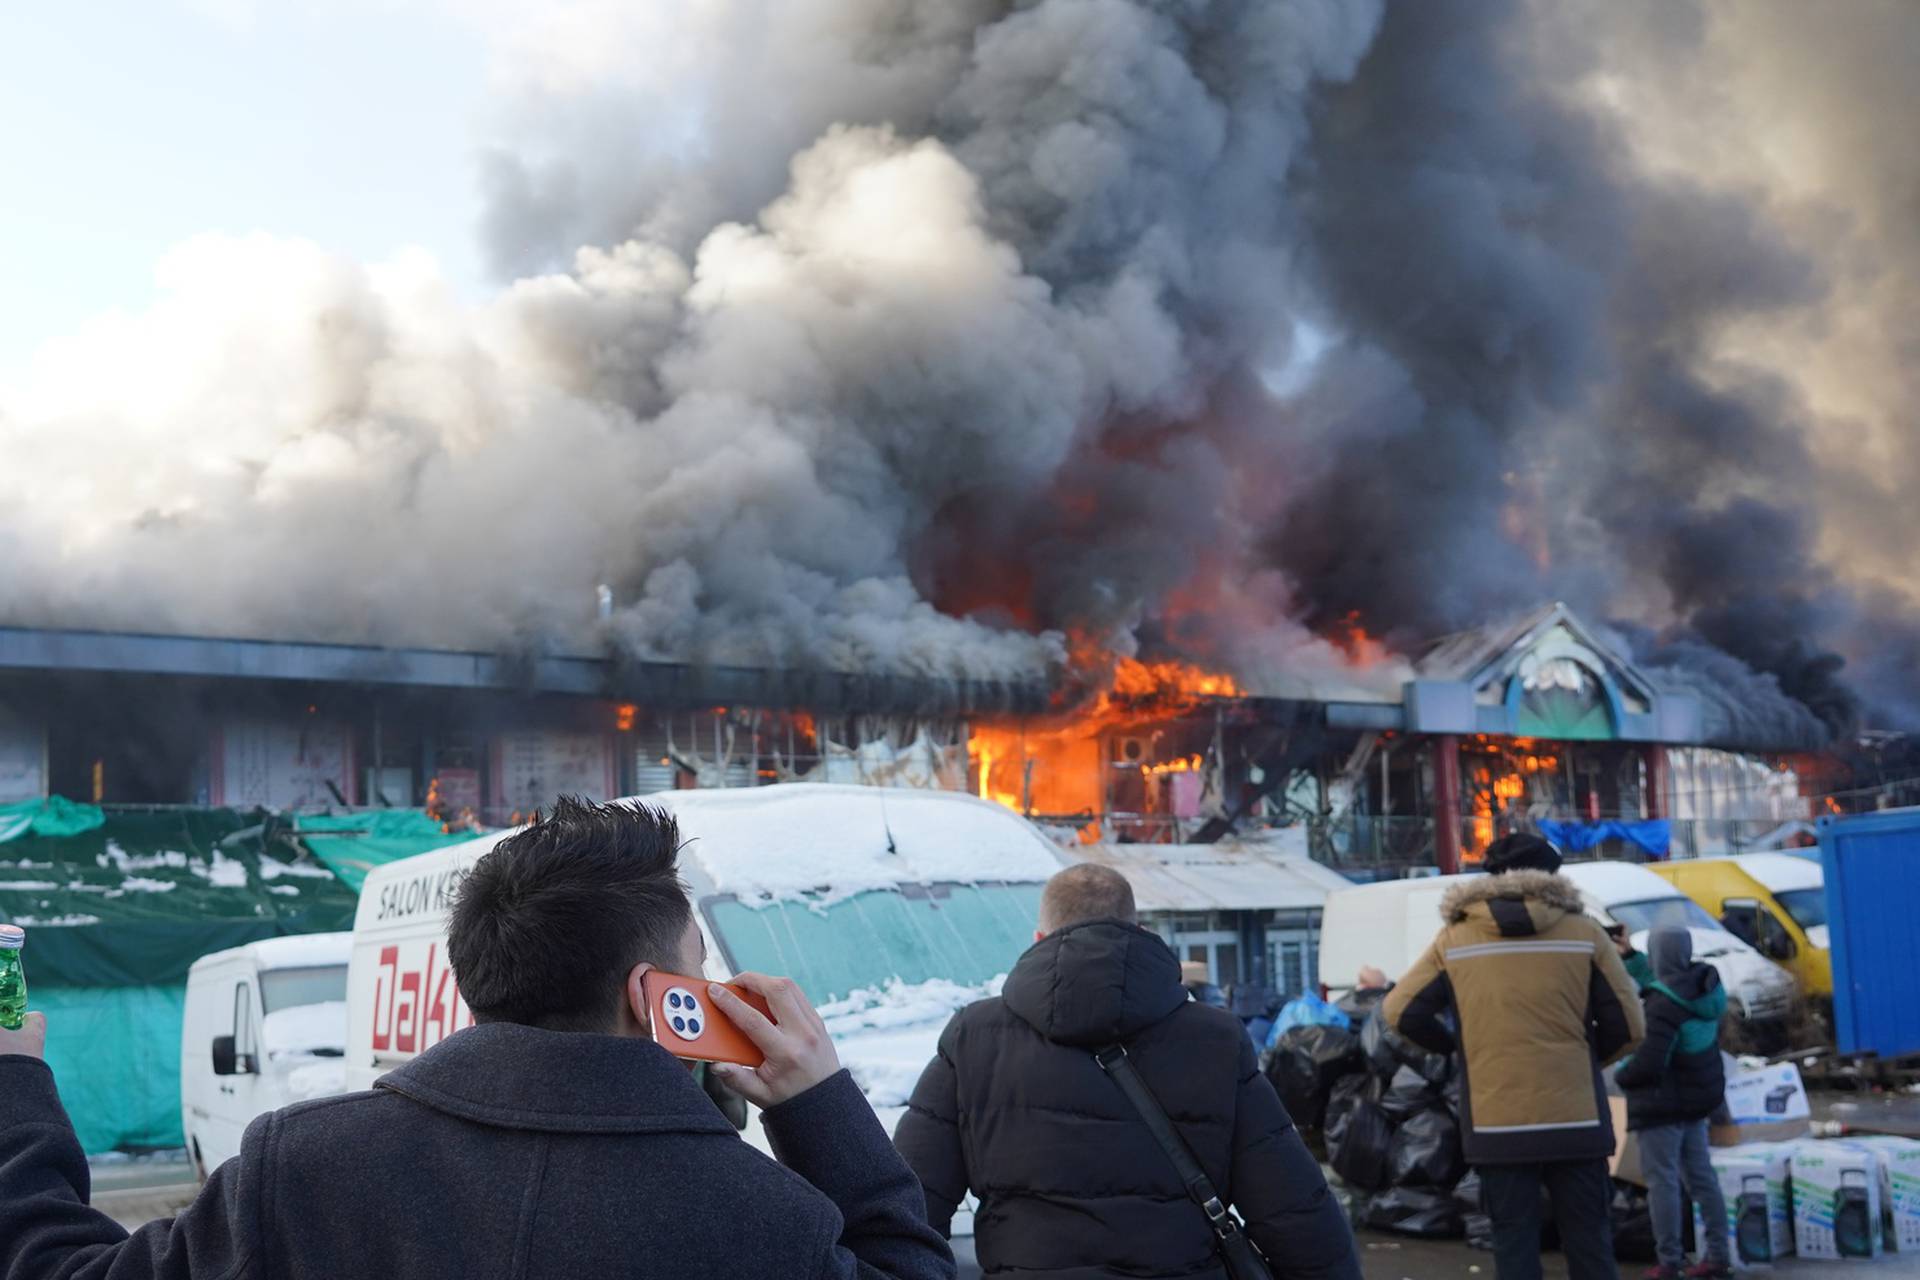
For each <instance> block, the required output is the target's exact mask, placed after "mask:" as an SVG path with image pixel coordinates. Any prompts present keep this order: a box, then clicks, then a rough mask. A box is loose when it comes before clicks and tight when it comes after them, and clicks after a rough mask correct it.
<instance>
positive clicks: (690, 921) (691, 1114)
mask: <svg viewBox="0 0 1920 1280" xmlns="http://www.w3.org/2000/svg"><path fill="white" fill-rule="evenodd" d="M679 846H680V837H679V831H678V829H677V827H676V826H675V823H674V820H673V818H672V817H671V816H670V815H668V814H667V813H665V812H663V811H660V810H655V809H649V808H647V807H645V806H633V807H628V806H624V805H596V804H589V803H586V802H584V801H574V800H564V799H563V800H562V801H561V802H560V803H559V804H558V805H557V806H555V808H554V811H553V814H552V815H551V816H550V817H548V818H546V819H544V820H539V821H536V822H535V823H534V824H533V825H532V826H530V827H528V828H526V829H524V830H522V831H519V832H517V833H515V834H513V835H511V836H509V837H507V838H506V839H504V840H502V841H501V842H500V844H499V845H498V846H497V847H496V848H495V849H494V850H493V851H492V852H491V853H489V854H487V855H486V856H485V857H484V858H482V859H480V861H479V862H478V863H477V864H475V866H474V867H473V869H472V871H471V872H469V874H468V875H467V878H466V880H465V881H464V882H463V883H462V885H461V888H460V891H459V895H458V900H457V902H456V904H455V906H454V909H453V915H452V919H451V922H450V924H449V927H448V934H447V950H448V955H449V958H450V960H451V962H452V965H453V969H454V972H455V974H456V975H457V977H458V980H459V983H460V990H461V994H462V995H463V996H465V998H466V1000H467V1004H468V1006H469V1007H470V1008H471V1009H472V1010H473V1014H474V1021H475V1023H476V1024H477V1025H475V1026H474V1027H472V1028H469V1029H467V1030H465V1031H461V1032H459V1033H457V1034H455V1035H453V1036H450V1037H448V1038H447V1039H446V1040H444V1041H442V1042H441V1043H440V1044H438V1045H435V1046H434V1047H433V1048H431V1049H429V1050H428V1051H427V1052H426V1053H424V1054H422V1055H421V1056H420V1057H418V1058H416V1059H414V1060H413V1061H412V1062H409V1063H407V1064H406V1065H405V1066H403V1067H401V1068H400V1069H399V1070H397V1071H395V1072H393V1073H392V1074H391V1075H388V1076H385V1077H383V1078H382V1079H381V1080H380V1081H379V1082H378V1083H377V1084H376V1085H375V1087H374V1088H373V1089H372V1090H371V1091H369V1092H366V1093H354V1094H347V1095H344V1096H342V1097H336V1098H326V1099H321V1100H317V1101H314V1102H307V1103H301V1104H299V1105H297V1106H293V1107H288V1108H286V1109H285V1110H283V1111H278V1112H274V1113H272V1114H269V1115H265V1116H262V1117H260V1118H259V1119H258V1120H256V1121H255V1122H254V1123H253V1124H252V1125H251V1126H249V1128H248V1130H247V1134H246V1138H245V1139H244V1141H243V1143H242V1145H241V1151H240V1154H239V1156H238V1157H236V1158H235V1159H233V1160H231V1161H229V1162H228V1163H226V1164H224V1165H222V1166H221V1167H220V1168H218V1169H216V1170H214V1172H213V1176H212V1177H211V1178H209V1179H208V1181H207V1185H206V1188H205V1189H204V1190H203V1191H202V1192H201V1194H200V1197H199V1198H198V1199H197V1200H195V1201H194V1203H193V1204H191V1205H190V1206H188V1207H187V1208H186V1209H185V1210H184V1211H183V1212H182V1213H181V1214H180V1216H179V1217H177V1218H174V1219H172V1220H170V1221H163V1222H153V1223H149V1224H147V1225H146V1226H144V1227H142V1228H140V1230H138V1231H137V1232H135V1233H134V1234H133V1235H132V1236H131V1237H129V1236H128V1235H127V1233H126V1232H125V1231H123V1230H122V1229H121V1228H120V1227H119V1226H117V1225H115V1224H114V1222H113V1221H112V1220H111V1219H109V1218H107V1217H106V1216H105V1215H103V1214H101V1213H99V1212H97V1211H96V1210H94V1209H91V1208H89V1207H88V1205H87V1192H88V1180H87V1164H86V1159H85V1157H84V1156H83V1155H82V1153H81V1150H80V1145H79V1143H78V1142H77V1141H76V1140H75V1138H74V1134H73V1129H72V1126H71V1125H70V1124H69V1123H68V1121H67V1117H66V1113H65V1112H64V1111H63V1110H62V1108H61V1106H60V1101H59V1098H58V1096H57V1095H56V1093H55V1091H54V1082H53V1076H52V1073H51V1072H50V1071H48V1069H47V1067H46V1065H45V1063H44V1062H42V1061H41V1060H40V1058H41V1048H42V1046H43V1044H44V1042H45V1037H46V1034H47V1026H46V1023H45V1020H44V1019H43V1018H41V1017H40V1016H39V1015H38V1014H34V1015H31V1016H30V1018H29V1022H28V1025H27V1026H26V1027H25V1028H23V1029H22V1030H20V1031H0V1275H4V1276H8V1277H10V1278H13V1280H37V1278H38V1277H42V1276H49V1277H50V1276H55V1275H58V1276H61V1277H65V1278H68V1280H96V1278H101V1277H107V1276H109V1275H110V1276H112V1277H114V1278H115V1280H131V1278H134V1277H167V1278H169V1280H174V1278H177V1280H189V1278H207V1280H212V1278H214V1277H218V1278H219V1280H242V1278H243V1277H253V1276H258V1277H276V1278H277V1277H290V1278H292V1280H298V1278H300V1277H306V1276H313V1277H326V1278H327V1280H336V1278H337V1277H340V1276H370V1277H371V1276H408V1277H426V1278H431V1277H442V1276H444V1277H448V1278H449V1280H452V1278H453V1277H466V1276H476V1275H486V1276H514V1277H539V1278H545V1277H552V1278H553V1280H582V1278H583V1277H595V1276H603V1275H605V1276H611V1275H619V1276H633V1277H657V1278H658V1280H669V1278H671V1280H695V1278H708V1277H710V1278H712V1280H720V1278H721V1277H728V1278H733V1277H739V1278H742V1280H744V1278H746V1277H755V1278H758V1277H765V1276H782V1277H787V1276H792V1277H807V1278H814V1277H818V1278H820V1280H828V1278H829V1277H831V1278H833V1280H839V1278H841V1277H855V1276H858V1277H863V1278H865V1280H889V1278H892V1280H936V1278H943V1277H951V1276H953V1275H954V1270H955V1268H954V1263H953V1257H952V1254H951V1253H950V1252H949V1251H948V1249H947V1246H946V1244H945V1242H944V1241H942V1240H941V1238H940V1237H939V1235H938V1234H936V1233H935V1232H934V1231H933V1230H932V1229H931V1228H930V1227H929V1226H928V1225H927V1222H926V1216H925V1209H924V1203H923V1200H922V1197H921V1193H920V1187H919V1183H918V1182H917V1181H916V1180H915V1178H914V1176H913V1174H912V1173H911V1172H910V1171H909V1170H908V1169H907V1167H906V1164H905V1163H904V1162H903V1161H902V1160H901V1159H900V1157H899V1156H898V1155H896V1154H895V1153H894V1151H893V1148H892V1146H891V1144H890V1143H889V1142H888V1140H887V1134H886V1131H885V1130H884V1129H882V1128H881V1126H880V1122H879V1120H878V1119H877V1118H876V1117H875V1116H874V1114H873V1111H872V1109H871V1108H870V1107H869V1106H868V1105H867V1102H866V1099H865V1098H864V1097H863V1096H862V1095H861V1093H860V1090H859V1088H858V1087H857V1086H855V1085H854V1083H853V1081H852V1079H851V1078H850V1077H849V1076H848V1075H847V1073H846V1072H845V1071H843V1070H841V1069H840V1064H839V1059H838V1056H837V1055H836V1053H835V1051H834V1047H833V1041H832V1040H831V1039H830V1038H829V1036H828V1035H827V1030H826V1027H825V1025H824V1024H823V1023H822V1022H821V1020H820V1015H819V1014H818V1013H816V1012H815V1011H814V1009H813V1007H812V1006H811V1005H810V1004H809V1003H808V1002H807V999H806V997H805V996H804V995H803V994H802V993H801V992H800V990H799V988H798V987H796V986H795V985H794V984H793V983H792V982H790V981H788V980H787V979H784V978H769V977H766V976H764V975H759V974H742V975H740V976H739V977H738V978H736V979H735V982H736V983H737V984H738V985H739V986H740V987H741V988H743V989H745V990H748V991H751V992H753V993H754V994H755V995H757V996H759V997H760V998H761V999H763V1000H764V1001H765V1003H766V1006H767V1012H766V1013H762V1012H761V1011H760V1010H758V1009H755V1008H754V1007H752V1006H751V1005H749V1004H748V1003H747V1002H746V1001H745V1000H742V999H740V998H739V997H738V996H737V995H735V994H734V993H733V992H731V991H729V990H727V989H726V988H725V987H721V986H719V985H718V984H705V985H704V990H703V994H705V995H706V997H707V998H708V999H709V1000H710V1001H711V1002H712V1004H713V1006H714V1007H715V1008H716V1009H718V1010H719V1011H720V1012H721V1013H722V1014H723V1015H724V1016H726V1017H728V1018H729V1019H731V1020H732V1021H733V1022H734V1024H735V1025H736V1026H737V1027H738V1028H739V1030H740V1031H741V1032H742V1033H743V1034H744V1035H745V1036H746V1037H747V1038H749V1039H750V1040H751V1041H752V1042H753V1044H754V1046H755V1047H756V1049H757V1050H758V1051H759V1052H760V1053H761V1054H764V1055H765V1060H764V1061H763V1062H762V1063H761V1064H760V1065H759V1066H757V1067H743V1066H737V1065H728V1064H716V1065H715V1066H714V1067H713V1068H712V1069H713V1070H714V1071H715V1073H716V1074H717V1075H718V1076H720V1077H721V1078H722V1079H724V1080H725V1081H726V1083H727V1084H728V1086H729V1087H730V1088H732V1089H734V1090H736V1091H737V1092H738V1093H740V1094H741V1095H743V1096H744V1097H746V1098H747V1099H748V1100H749V1101H751V1102H753V1103H754V1104H756V1105H758V1106H760V1107H762V1108H764V1109H765V1125H766V1132H767V1135H768V1137H769V1139H770V1140H771V1142H772V1145H773V1149H774V1151H775V1153H776V1155H777V1156H778V1157H779V1163H778V1164H776V1163H775V1162H774V1161H772V1160H769V1159H767V1158H766V1157H765V1156H764V1155H762V1154H760V1153H759V1152H758V1151H756V1150H754V1149H753V1148H752V1147H750V1146H748V1145H747V1144H746V1143H744V1142H741V1141H740V1140H739V1137H738V1135H737V1134H736V1133H735V1131H734V1129H733V1126H732V1125H731V1124H730V1123H728V1121H727V1120H726V1119H725V1118H724V1117H723V1116H722V1115H721V1114H720V1113H719V1111H718V1110H716V1109H715V1107H714V1104H713V1102H712V1101H711V1100H710V1099H709V1098H708V1097H707V1095H706V1094H705V1093H704V1092H703V1091H702V1089H701V1087H700V1085H699V1084H698V1083H697V1082H696V1081H695V1079H694V1077H693V1075H692V1073H691V1072H690V1071H689V1070H688V1069H687V1065H688V1064H686V1063H683V1062H681V1061H679V1060H677V1059H675V1058H674V1057H673V1056H671V1055H670V1054H669V1053H668V1052H667V1051H666V1049H664V1048H663V1047H662V1043H663V1042H665V1043H671V1042H672V1040H673V1037H672V1036H671V1035H665V1034H663V1035H659V1036H658V1038H657V1039H656V1028H655V1026H654V1025H653V1023H654V1019H653V1017H652V1015H651V1013H650V1011H649V1002H648V1000H647V998H646V994H645V987H646V979H647V975H648V974H649V973H650V972H652V971H654V970H656V969H663V970H668V971H671V972H675V973H680V974H698V973H700V972H701V970H702V968H703V966H704V964H705V960H706V956H705V951H704V946H703V944H702V941H701V936H700V930H699V927H698V925H697V924H696V923H695V920H694V916H693V908H692V904H691V903H690V902H689V901H688V899H687V893H686V888H685V886H684V885H683V884H682V883H681V881H680V878H679V873H678V870H677V868H676V865H675V863H676V857H677V855H678V851H679Z"/></svg>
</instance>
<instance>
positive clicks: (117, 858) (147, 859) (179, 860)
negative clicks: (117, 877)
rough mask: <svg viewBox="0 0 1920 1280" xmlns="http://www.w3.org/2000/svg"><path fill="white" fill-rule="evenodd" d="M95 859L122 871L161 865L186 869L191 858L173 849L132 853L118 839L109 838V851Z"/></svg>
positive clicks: (148, 869) (153, 867)
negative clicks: (121, 845)
mask: <svg viewBox="0 0 1920 1280" xmlns="http://www.w3.org/2000/svg"><path fill="white" fill-rule="evenodd" d="M94 861H95V862H97V863H99V864H100V865H101V866H103V867H115V868H117V869H119V870H121V871H151V870H155V869H157V868H161V867H166V868H169V869H170V870H174V871H185V870H186V869H187V864H188V862H189V859H188V857H187V855H186V854H184V853H178V852H176V851H174V850H172V849H166V850H162V851H161V852H159V853H142V854H130V853H128V852H127V851H126V850H125V849H123V848H121V847H120V843H119V842H118V841H116V840H108V841H107V851H106V852H105V853H103V854H101V855H99V856H98V857H97V858H95V859H94Z"/></svg>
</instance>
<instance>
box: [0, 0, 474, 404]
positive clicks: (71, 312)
mask: <svg viewBox="0 0 1920 1280" xmlns="http://www.w3.org/2000/svg"><path fill="white" fill-rule="evenodd" d="M487 65H488V63H487V57H486V50H485V48H484V45H483V42H482V39H481V37H480V35H479V34H478V33H477V32H476V30H475V29H474V28H473V27H472V26H470V25H468V24H463V23H459V22H451V21H447V20H446V19H445V17H444V15H441V14H438V13H436V12H434V11H433V10H431V9H430V8H428V7H424V6H413V5H402V4H392V3H388V4H377V5H376V4H374V3H372V0H369V3H365V4H363V3H359V2H358V0H346V2H345V3H341V2H338V0H336V2H335V3H320V2H319V0H314V2H312V3H308V2H306V0H268V2H266V3H260V4H250V3H247V2H246V0H197V2H196V3H183V2H181V0H89V3H85V4H70V5H62V4H10V5H5V6H0V376H4V374H5V372H6V371H7V370H9V369H17V368H19V367H20V366H21V365H22V364H23V363H24V362H25V361H26V360H27V359H28V358H29V357H30V356H31V354H32V353H33V351H34V350H35V349H36V348H37V347H39V346H40V345H41V344H42V343H43V342H45V341H46V340H48V339H51V338H55V337H58V336H60V335H62V334H65V333H70V332H72V331H74V330H75V329H76V328H78V327H79V326H80V325H81V323H82V322H84V321H85V320H87V319H88V318H89V317H92V316H97V315H99V314H101V313H103V312H108V311H111V310H115V309H120V310H138V309H141V308H143V307H145V306H147V305H148V304H149V303H150V302H151V301H152V298H153V294H154V275H153V272H154V266H155V264H156V263H157V262H158V261H159V259H160V258H161V257H162V255H163V254H164V253H165V252H166V250H167V249H168V248H170V247H171V246H173V245H175V244H178V243H179V242H181V241H183V240H185V239H187V238H189V237H191V236H194V235H197V234H201V233H205V232H227V233H233V234H244V233H247V232H253V231H266V232H270V233H273V234H275V235H282V236H297V237H304V238H307V239H310V240H313V241H314V242H316V243H318V244H319V245H321V246H322V247H323V248H326V249H328V250H330V251H333V252H336V253H340V254H343V255H346V256H348V257H352V258H355V259H358V260H361V261H378V260H383V259H386V258H389V257H391V256H392V255H393V254H394V253H395V252H396V251H398V250H400V249H403V248H408V247H421V248H424V249H426V250H427V251H428V252H430V253H431V254H432V255H433V256H434V257H435V258H436V259H437V260H438V261H439V263H440V266H441V269H442V271H443V272H444V273H445V275H446V277H447V278H448V279H449V280H450V281H451V282H452V283H453V284H454V286H455V287H456V288H458V289H461V290H462V291H463V292H466V293H478V292H479V291H480V290H481V286H482V267H481V259H480V254H479V251H478V241H477V236H476V231H475V218H476V216H477V212H478V209H479V202H478V200H477V198H476V194H475V193H476V173H477V159H476V157H477V147H478V144H477V141H476V139H477V137H478V130H479V128H480V124H481V120H482V118H483V116H484V106H485V99H486V91H487V85H488V81H487Z"/></svg>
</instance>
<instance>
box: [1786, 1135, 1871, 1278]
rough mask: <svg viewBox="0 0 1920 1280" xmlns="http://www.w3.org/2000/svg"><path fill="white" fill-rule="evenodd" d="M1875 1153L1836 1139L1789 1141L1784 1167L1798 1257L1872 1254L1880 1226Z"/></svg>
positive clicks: (1866, 1148)
mask: <svg viewBox="0 0 1920 1280" xmlns="http://www.w3.org/2000/svg"><path fill="white" fill-rule="evenodd" d="M1881 1164H1882V1161H1881V1158H1880V1154H1879V1153H1878V1152H1876V1151H1874V1150H1873V1148H1871V1147H1862V1146H1856V1145H1854V1144H1853V1143H1850V1142H1842V1141H1837V1140H1825V1141H1822V1140H1817V1139H1816V1140H1810V1141H1806V1142H1799V1143H1795V1144H1794V1147H1793V1153H1792V1155H1791V1156H1790V1157H1789V1163H1788V1170H1789V1173H1790V1175H1791V1177H1792V1179H1793V1238H1794V1247H1795V1249H1796V1251H1797V1252H1798V1253H1799V1255H1800V1256H1801V1257H1803V1258H1877V1257H1879V1256H1880V1252H1881V1249H1882V1247H1883V1243H1884V1242H1883V1238H1882V1234H1881V1225H1880V1166H1881Z"/></svg>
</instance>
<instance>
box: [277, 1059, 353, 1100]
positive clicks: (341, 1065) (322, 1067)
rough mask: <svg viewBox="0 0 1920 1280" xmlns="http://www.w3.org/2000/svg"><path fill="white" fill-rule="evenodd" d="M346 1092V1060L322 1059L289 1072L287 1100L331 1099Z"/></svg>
mask: <svg viewBox="0 0 1920 1280" xmlns="http://www.w3.org/2000/svg"><path fill="white" fill-rule="evenodd" d="M346 1091H347V1061H346V1059H345V1058H321V1059H318V1060H316V1061H313V1062H309V1063H306V1064H304V1065H302V1066H298V1067H295V1068H294V1069H293V1070H291V1071H289V1072H287V1098H288V1099H289V1100H290V1101H293V1102H305V1101H307V1100H308V1099H311V1098H331V1097H333V1096H334V1095H335V1094H341V1093H345V1092H346Z"/></svg>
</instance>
